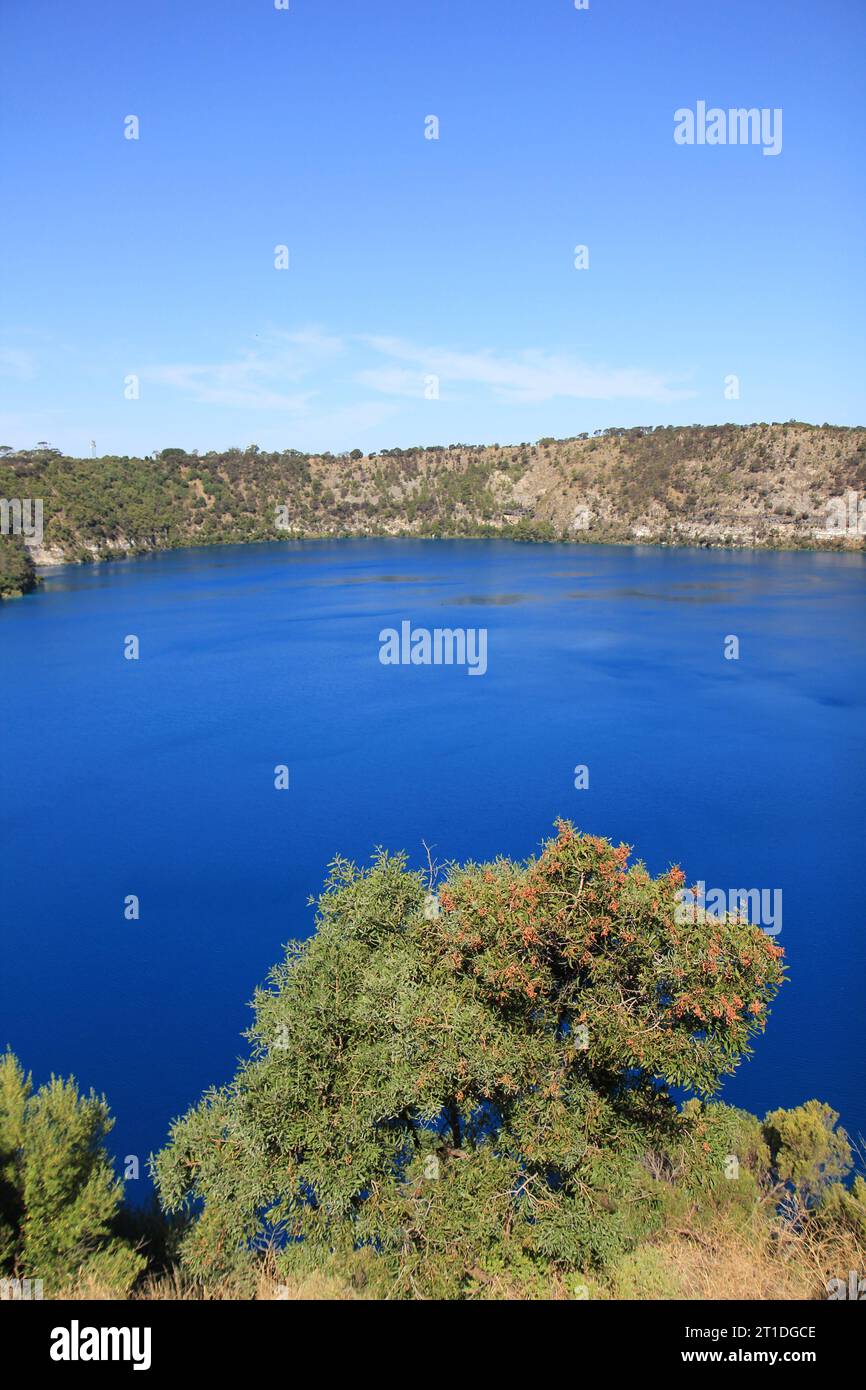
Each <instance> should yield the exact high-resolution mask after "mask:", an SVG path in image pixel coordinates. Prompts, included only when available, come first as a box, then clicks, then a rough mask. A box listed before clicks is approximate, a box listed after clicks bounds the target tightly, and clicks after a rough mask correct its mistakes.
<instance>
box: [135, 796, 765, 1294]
mask: <svg viewBox="0 0 866 1390" xmlns="http://www.w3.org/2000/svg"><path fill="white" fill-rule="evenodd" d="M628 861H629V849H628V847H627V846H625V845H620V846H618V847H616V846H614V845H612V844H611V843H609V842H608V841H607V840H604V839H600V838H597V837H594V836H590V835H581V834H579V833H577V832H576V831H575V830H574V828H573V827H572V826H571V825H570V824H568V823H566V822H559V823H558V824H557V835H556V838H555V839H552V840H551V841H549V842H548V843H547V844H545V845H544V847H543V849H542V852H541V853H540V854H539V855H538V856H537V857H535V858H532V859H530V860H529V861H527V862H526V863H523V864H518V863H514V862H512V861H509V860H507V859H500V860H497V861H496V862H494V863H491V864H487V865H475V864H467V865H464V866H462V867H453V868H452V869H450V870H449V871H448V872H447V874H446V876H445V879H444V882H443V883H442V885H441V887H440V890H439V892H438V896H436V895H430V894H428V896H427V899H426V907H425V884H424V882H423V879H422V876H421V875H420V874H417V873H413V872H410V871H408V870H407V867H406V861H405V858H404V856H402V855H398V856H394V857H389V856H387V855H385V854H384V853H380V854H378V855H377V857H376V858H375V860H374V862H373V864H372V866H371V867H370V868H369V869H367V870H363V871H361V870H358V869H357V868H355V866H353V865H351V864H348V863H346V862H345V861H343V860H336V861H335V862H334V864H333V865H332V866H331V871H330V876H329V878H328V881H327V884H326V886H325V890H324V892H323V894H322V896H321V898H320V899H319V904H318V916H317V929H316V932H315V934H314V935H313V936H312V937H311V938H310V939H309V940H308V941H306V942H303V943H299V944H297V943H296V944H293V945H292V946H290V947H289V949H288V951H287V954H286V958H285V960H284V961H283V962H282V963H281V964H280V965H278V966H277V967H276V968H275V969H274V970H273V972H272V974H271V976H270V979H269V983H268V987H267V988H265V989H262V990H260V991H259V992H258V993H257V995H256V998H255V1000H254V1007H255V1015H256V1017H255V1025H254V1027H253V1028H252V1029H251V1032H250V1035H249V1036H250V1041H251V1043H252V1055H251V1057H250V1058H249V1060H248V1061H246V1062H245V1063H243V1064H242V1065H241V1067H240V1070H239V1071H238V1074H237V1076H236V1077H235V1079H234V1081H233V1082H232V1083H231V1085H229V1086H227V1087H224V1088H220V1089H215V1090H212V1091H210V1092H209V1093H208V1094H207V1095H206V1096H205V1097H204V1099H203V1100H202V1102H201V1103H200V1104H199V1105H198V1106H197V1107H196V1108H195V1109H193V1110H192V1111H190V1112H189V1114H188V1115H186V1116H185V1117H184V1118H183V1119H181V1120H179V1121H178V1122H177V1123H176V1124H175V1125H174V1126H173V1128H172V1132H171V1137H170V1142H169V1144H168V1146H167V1148H166V1149H165V1150H164V1151H163V1152H162V1153H161V1154H160V1155H159V1156H158V1158H157V1160H156V1162H155V1176H156V1181H157V1185H158V1189H159V1192H160V1196H161V1199H162V1201H163V1203H164V1205H165V1206H166V1207H167V1208H168V1209H169V1210H175V1209H178V1208H180V1207H183V1206H185V1205H187V1204H194V1203H198V1204H199V1205H200V1207H201V1217H200V1219H199V1220H198V1221H197V1222H195V1223H194V1224H193V1225H192V1226H191V1228H190V1231H189V1234H188V1236H187V1238H186V1244H185V1250H184V1254H185V1259H186V1261H187V1263H188V1265H189V1266H190V1267H191V1268H192V1269H193V1270H195V1271H196V1272H198V1273H212V1272H216V1271H218V1270H221V1269H225V1268H227V1267H231V1266H232V1265H234V1264H237V1263H238V1262H241V1263H242V1262H243V1261H245V1260H247V1259H248V1258H249V1251H250V1249H251V1247H252V1246H254V1244H255V1243H256V1241H257V1240H261V1239H262V1238H265V1237H268V1236H274V1235H276V1236H277V1237H278V1243H279V1245H280V1249H281V1254H280V1259H281V1261H282V1262H283V1266H284V1268H285V1269H286V1270H295V1269H303V1268H307V1267H318V1268H321V1267H322V1266H323V1265H329V1266H331V1267H332V1268H339V1269H340V1270H341V1271H342V1272H345V1271H350V1272H351V1271H353V1270H354V1271H358V1270H360V1269H363V1271H364V1278H365V1279H366V1280H368V1281H370V1280H372V1281H375V1280H376V1279H377V1278H380V1277H381V1278H383V1279H386V1280H387V1281H388V1287H389V1289H391V1290H393V1291H395V1292H397V1293H400V1292H402V1293H404V1294H406V1295H409V1296H411V1295H413V1294H415V1295H417V1294H419V1293H420V1294H434V1295H439V1296H446V1297H447V1296H459V1295H460V1294H461V1293H463V1292H464V1291H465V1290H466V1289H467V1287H471V1286H473V1285H477V1284H478V1283H479V1281H480V1282H481V1283H482V1284H483V1282H484V1280H485V1279H489V1278H491V1277H492V1276H493V1275H494V1274H495V1273H496V1271H498V1270H501V1269H502V1268H505V1267H507V1268H508V1269H509V1270H510V1271H512V1273H515V1276H516V1277H519V1278H520V1279H522V1280H523V1281H524V1282H525V1283H526V1284H527V1286H529V1287H531V1286H532V1281H533V1280H534V1279H536V1278H543V1277H547V1276H548V1275H549V1273H550V1270H551V1269H554V1270H557V1271H562V1272H564V1273H566V1274H567V1273H568V1272H570V1271H574V1270H578V1269H585V1268H589V1267H591V1266H592V1265H593V1264H603V1263H604V1262H605V1261H606V1260H608V1259H609V1258H612V1257H615V1256H616V1255H617V1254H619V1253H621V1252H622V1251H624V1250H626V1249H628V1248H629V1247H630V1245H631V1244H633V1243H634V1242H635V1241H636V1240H637V1239H639V1238H640V1236H641V1235H642V1234H643V1233H645V1232H646V1230H647V1229H650V1228H651V1227H652V1223H653V1221H657V1220H658V1219H659V1213H660V1211H661V1209H662V1207H663V1205H664V1201H665V1200H666V1196H665V1187H666V1183H665V1179H666V1178H667V1177H669V1175H670V1174H671V1173H674V1172H675V1173H676V1174H677V1175H678V1176H679V1178H680V1181H681V1184H685V1186H686V1187H688V1186H689V1185H692V1186H693V1187H695V1188H697V1187H704V1188H706V1187H707V1186H708V1185H709V1186H710V1187H712V1186H713V1185H714V1184H718V1185H719V1186H720V1187H722V1188H724V1186H725V1181H724V1180H725V1178H726V1177H728V1178H729V1177H730V1172H727V1173H726V1171H725V1164H726V1163H729V1161H730V1157H731V1154H732V1153H733V1154H734V1155H737V1154H739V1158H740V1159H741V1160H742V1163H743V1171H744V1176H747V1175H748V1171H749V1162H750V1157H749V1156H750V1154H751V1153H754V1151H755V1150H756V1148H757V1146H759V1143H760V1131H759V1127H758V1126H757V1122H756V1121H754V1120H752V1119H751V1117H748V1116H743V1115H742V1114H741V1112H738V1111H732V1110H730V1108H729V1107H726V1106H720V1105H714V1104H706V1103H705V1102H704V1100H703V1099H702V1098H704V1097H706V1096H708V1095H710V1094H711V1093H712V1092H713V1091H714V1090H715V1089H716V1088H717V1086H718V1084H719V1081H720V1078H721V1077H722V1076H723V1075H725V1074H726V1073H730V1072H732V1071H733V1070H734V1069H735V1068H736V1066H737V1065H738V1063H739V1061H740V1060H741V1059H742V1058H743V1056H744V1055H746V1054H747V1053H748V1052H749V1051H750V1042H751V1039H752V1038H753V1037H754V1035H755V1034H756V1033H758V1032H760V1031H761V1030H762V1029H763V1027H764V1023H765V1018H766V1013H767V1007H768V1005H769V1003H770V1001H771V1000H772V999H773V997H774V995H775V993H776V991H777V989H778V987H779V984H780V983H781V981H782V978H783V967H782V962H781V955H782V952H781V950H780V948H779V947H778V946H776V945H775V944H774V943H773V942H772V941H771V940H770V939H769V938H768V937H767V936H766V935H765V934H764V933H763V932H762V931H760V929H758V928H757V927H754V926H751V925H750V924H749V923H748V922H742V921H734V920H732V919H724V920H720V919H717V918H714V917H709V916H702V917H700V918H698V919H697V920H695V921H690V922H687V923H682V922H678V921H677V917H678V915H680V916H681V915H682V914H678V913H677V905H678V898H677V894H678V891H679V889H680V888H681V887H682V884H683V875H682V873H681V871H680V870H679V869H677V868H673V869H671V870H670V871H669V872H667V873H665V874H662V875H661V876H660V877H658V878H653V877H652V876H651V875H650V874H649V873H648V872H647V870H646V868H645V867H644V866H643V864H641V863H636V864H632V865H631V866H630V865H629V862H628ZM428 887H429V885H428ZM671 1086H677V1087H682V1088H688V1089H690V1090H692V1091H693V1092H695V1093H697V1097H698V1098H699V1099H696V1100H695V1101H694V1102H693V1103H691V1104H689V1105H688V1106H686V1107H683V1108H682V1109H679V1108H678V1107H677V1106H676V1105H675V1103H674V1101H673V1100H672V1098H671V1096H670V1094H669V1089H668V1088H669V1087H671ZM719 1180H722V1181H721V1183H719Z"/></svg>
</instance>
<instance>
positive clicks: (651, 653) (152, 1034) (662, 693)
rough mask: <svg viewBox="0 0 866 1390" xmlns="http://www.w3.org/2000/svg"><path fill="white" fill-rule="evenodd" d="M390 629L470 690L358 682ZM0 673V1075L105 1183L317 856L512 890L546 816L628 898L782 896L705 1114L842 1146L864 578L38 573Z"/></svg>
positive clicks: (213, 561)
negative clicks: (711, 893)
mask: <svg viewBox="0 0 866 1390" xmlns="http://www.w3.org/2000/svg"><path fill="white" fill-rule="evenodd" d="M404 620H409V621H410V622H411V623H412V625H413V627H416V628H417V627H426V628H429V629H434V628H436V627H466V628H481V627H483V628H486V629H487V633H488V652H487V661H488V669H487V672H486V674H485V675H484V676H483V677H479V678H473V677H471V676H470V675H469V674H468V671H467V669H466V668H465V667H459V666H451V667H448V666H398V667H392V666H384V665H382V664H381V663H380V661H379V632H380V630H381V629H383V628H386V627H396V628H399V626H400V623H401V622H402V621H404ZM129 634H135V635H136V636H137V637H138V638H139V640H140V659H139V660H138V661H128V660H125V659H124V656H123V648H124V639H125V638H126V637H127V636H128V635H129ZM729 635H735V636H737V637H738V639H739V643H740V656H739V660H726V659H725V656H724V644H725V639H726V637H727V636H729ZM0 663H2V673H3V696H2V725H3V753H2V762H0V791H2V811H0V826H2V839H3V847H4V855H3V883H2V888H3V891H2V927H0V930H2V938H0V1047H2V1046H3V1045H4V1044H5V1043H7V1042H8V1043H9V1044H10V1045H11V1046H12V1047H13V1049H14V1050H15V1051H16V1052H17V1053H18V1055H19V1056H20V1057H21V1058H22V1060H23V1061H24V1062H25V1064H26V1066H28V1067H29V1068H31V1069H32V1070H33V1072H34V1077H35V1079H36V1080H37V1081H42V1080H44V1079H46V1078H47V1077H48V1075H49V1074H50V1072H51V1071H52V1070H54V1071H55V1072H62V1073H64V1074H66V1073H69V1072H72V1073H74V1074H75V1075H76V1076H77V1077H78V1079H79V1081H80V1082H81V1083H82V1084H83V1085H84V1086H85V1087H86V1088H89V1087H90V1086H93V1087H94V1088H95V1089H96V1090H98V1091H105V1093H106V1094H107V1096H108V1098H109V1101H110V1103H111V1105H112V1108H113V1111H114V1113H115V1115H116V1118H117V1125H116V1129H115V1132H114V1135H113V1138H112V1144H113V1148H114V1151H115V1152H116V1153H117V1154H118V1155H119V1156H121V1157H122V1156H124V1155H127V1154H137V1155H139V1156H140V1157H141V1159H142V1166H143V1160H144V1158H145V1157H146V1155H147V1153H148V1152H149V1151H150V1150H152V1149H154V1148H156V1147H159V1146H160V1145H161V1143H162V1142H163V1140H164V1137H165V1134H166V1130H167V1126H168V1123H169V1121H170V1120H171V1118H172V1117H173V1116H175V1115H177V1114H179V1113H180V1112H182V1111H183V1110H185V1109H186V1107H187V1106H188V1105H189V1104H190V1103H191V1102H193V1101H195V1100H196V1099H197V1098H198V1097H199V1095H200V1093H201V1092H202V1090H203V1089H204V1088H205V1087H207V1086H208V1085H209V1084H210V1083H215V1082H221V1081H223V1080H226V1079H228V1077H229V1076H230V1075H231V1073H232V1072H233V1069H234V1063H235V1059H236V1057H237V1056H239V1055H241V1054H242V1053H244V1051H245V1047H246V1044H245V1043H244V1042H243V1040H242V1039H241V1037H240V1034H241V1032H242V1030H243V1029H244V1028H246V1027H247V1026H248V1024H249V1021H250V1017H251V1015H250V1012H249V1009H248V1008H247V1002H246V1001H248V1000H249V998H250V997H251V995H252V991H253V989H254V987H255V985H256V984H257V983H259V982H260V981H262V980H263V979H264V977H265V975H266V973H267V971H268V968H269V967H270V966H271V964H273V963H274V962H275V961H276V960H277V959H278V958H279V957H280V955H281V948H282V944H283V943H284V942H285V941H287V940H288V939H289V938H291V937H302V936H305V935H307V934H308V933H309V931H310V929H311V925H312V909H311V908H309V907H308V905H307V899H308V897H309V895H310V894H311V893H315V892H317V891H318V889H319V887H320V886H321V883H322V879H323V876H324V872H325V867H326V864H327V862H328V860H329V859H330V858H331V857H332V856H333V855H334V854H335V853H337V852H339V853H341V854H343V855H346V856H348V857H350V858H355V859H358V860H365V859H366V858H367V857H368V856H369V854H370V852H371V851H372V849H373V847H374V846H376V845H384V846H386V847H387V848H390V849H395V850H396V849H406V850H407V851H408V852H409V854H410V856H411V858H412V860H413V861H414V862H416V863H418V864H420V863H421V862H423V860H424V851H423V847H422V841H423V840H426V841H427V842H428V844H430V845H432V846H435V849H434V853H435V855H436V857H437V858H438V859H439V860H440V861H442V860H448V859H457V860H460V859H465V858H474V859H476V860H477V859H483V858H487V857H493V856H495V855H496V854H497V853H500V852H501V853H505V854H509V855H513V856H517V857H524V856H526V855H527V854H529V853H531V852H533V851H534V850H535V849H536V848H537V847H538V844H539V842H540V841H541V839H542V838H544V837H545V836H546V835H547V834H548V833H549V832H550V830H551V827H552V822H553V820H554V818H555V817H556V816H557V815H563V816H566V817H569V818H571V819H573V820H574V821H575V822H576V823H577V824H578V825H579V826H580V827H581V828H582V829H586V830H590V831H592V832H593V833H597V834H602V835H607V836H610V837H611V838H613V839H615V840H617V841H619V840H626V841H628V842H629V843H630V844H632V845H634V847H635V855H636V856H639V857H641V858H643V859H644V860H645V861H646V863H647V865H648V867H649V868H650V869H651V870H652V871H653V872H659V871H661V870H663V869H665V868H667V867H668V865H669V864H671V863H673V862H676V863H680V864H681V865H682V867H683V868H684V870H685V872H686V875H687V879H688V881H689V882H690V883H691V882H693V881H695V880H697V879H702V880H704V881H705V882H706V884H707V885H708V888H709V887H721V888H723V889H728V888H729V887H749V888H752V887H757V888H766V889H780V890H782V895H783V926H782V931H781V934H780V935H779V936H778V937H777V938H776V939H777V940H778V941H779V942H780V943H781V944H782V945H783V946H784V947H785V949H786V954H787V958H788V964H789V969H790V974H791V980H790V983H789V984H787V985H786V986H785V988H784V989H783V991H782V993H781V995H780V997H779V999H778V1001H777V1003H776V1005H775V1007H774V1009H773V1011H772V1014H771V1017H770V1021H769V1025H768V1029H767V1032H766V1034H765V1035H764V1036H763V1037H762V1038H760V1039H759V1040H758V1041H757V1043H756V1049H755V1055H754V1056H753V1057H752V1058H751V1059H750V1060H749V1061H747V1062H745V1063H744V1064H743V1065H742V1066H741V1068H740V1069H739V1071H738V1072H737V1074H736V1076H735V1077H734V1078H732V1079H731V1080H729V1081H728V1082H727V1083H726V1086H725V1089H724V1095H725V1098H727V1099H729V1100H731V1101H733V1102H735V1103H737V1104H741V1105H744V1106H746V1107H747V1108H749V1109H751V1110H754V1111H756V1112H758V1113H759V1114H763V1113H764V1112H765V1111H766V1110H767V1109H769V1108H772V1107H775V1106H777V1105H793V1104H797V1103H798V1102H800V1101H802V1100H806V1099H808V1098H810V1097H812V1096H817V1097H819V1098H821V1099H823V1100H826V1101H828V1102H829V1103H830V1104H831V1105H833V1106H834V1107H835V1108H836V1109H837V1110H839V1111H840V1112H841V1115H842V1120H843V1123H844V1124H845V1125H846V1126H847V1127H848V1129H849V1130H850V1131H851V1132H852V1134H856V1133H858V1132H860V1133H862V1132H866V1093H864V1092H866V1086H864V1079H863V1074H864V1068H863V1014H864V990H866V933H864V926H866V922H864V917H866V914H864V906H863V884H864V862H866V856H864V825H866V775H864V774H866V718H864V702H866V560H864V557H863V556H859V555H856V556H855V555H847V556H846V555H829V554H813V553H796V554H782V553H778V554H774V553H757V552H749V551H703V550H686V549H682V550H674V549H670V550H668V549H657V548H652V547H634V548H621V547H605V546H580V547H567V546H545V545H537V546H529V545H527V546H521V545H515V544H510V543H507V542H493V541H491V542H486V541H467V542H451V541H402V540H394V541H382V540H370V541H340V542H333V543H326V542H321V543H319V542H290V543H285V544H281V545H266V546H249V547H240V546H233V547H221V548H218V549H209V550H186V551H176V552H173V553H167V554H162V555H153V556H146V557H143V558H141V559H138V560H134V561H123V562H118V563H113V564H110V565H101V566H89V567H74V566H67V567H64V568H62V569H58V570H54V571H50V572H49V573H48V575H47V577H46V581H45V584H44V586H43V588H42V589H41V591H40V592H38V593H36V594H33V595H30V596H28V597H27V598H25V599H22V600H20V601H17V602H9V603H6V604H2V605H0ZM277 764H286V765H287V766H288V768H289V770H290V787H289V789H288V790H287V791H277V790H276V789H275V787H274V768H275V766H276V765H277ZM578 764H586V765H587V766H588V768H589V788H588V789H587V790H581V791H578V790H576V789H575V787H574V769H575V766H576V765H578ZM129 894H136V895H138V897H139V899H140V904H141V916H140V920H139V921H137V922H136V921H127V920H125V917H124V899H125V898H126V896H127V895H129ZM144 1187H145V1183H144V1181H142V1183H141V1191H142V1192H143V1190H144ZM130 1193H131V1195H133V1196H134V1195H135V1185H133V1186H132V1187H131V1188H130Z"/></svg>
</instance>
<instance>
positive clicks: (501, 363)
mask: <svg viewBox="0 0 866 1390" xmlns="http://www.w3.org/2000/svg"><path fill="white" fill-rule="evenodd" d="M364 341H365V342H366V343H367V344H368V345H369V346H370V347H372V348H373V349H375V351H377V352H379V353H381V354H382V356H383V357H388V358H391V359H392V360H394V361H397V362H404V363H405V362H411V363H413V364H415V366H416V367H417V376H415V375H414V374H412V373H410V372H408V371H406V370H405V369H404V370H403V371H399V370H398V369H397V368H395V367H389V368H384V369H375V368H374V369H372V370H368V371H365V372H362V373H360V374H359V380H360V381H361V382H362V384H364V385H366V386H368V387H370V388H372V389H373V390H379V391H383V392H385V393H386V394H394V395H409V394H412V395H415V394H422V393H423V383H424V376H429V375H433V376H437V377H438V378H439V380H440V383H441V384H442V385H443V386H445V385H447V384H458V385H475V386H482V387H486V388H488V389H489V390H490V391H491V393H492V394H493V396H494V397H496V398H498V399H501V400H507V401H512V402H515V403H517V404H531V403H535V402H539V401H550V400H554V399H555V398H556V397H566V398H571V399H573V400H600V401H607V400H638V401H656V402H662V403H664V402H669V401H677V400H685V399H687V398H688V397H690V396H693V395H694V394H695V392H693V391H689V390H686V389H684V388H683V387H681V386H677V385H675V384H674V380H673V379H670V378H666V377H664V376H662V375H661V374H659V373H658V372H653V371H648V370H646V369H645V368H640V367H607V366H592V365H590V364H588V363H586V362H582V361H579V360H578V359H576V358H573V357H570V356H568V355H563V354H556V353H548V352H544V351H542V350H540V349H527V350H526V351H524V352H521V353H518V354H517V355H515V356H511V357H509V356H506V355H505V354H503V353H496V352H492V351H482V352H453V351H449V350H448V349H443V348H424V347H419V346H417V345H416V344H414V343H409V342H407V341H406V340H405V339H402V338H389V337H375V336H374V337H368V338H366V339H364Z"/></svg>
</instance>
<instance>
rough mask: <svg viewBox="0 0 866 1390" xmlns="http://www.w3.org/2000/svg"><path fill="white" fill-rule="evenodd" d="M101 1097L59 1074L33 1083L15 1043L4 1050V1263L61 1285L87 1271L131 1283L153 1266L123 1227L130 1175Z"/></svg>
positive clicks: (113, 1284)
mask: <svg viewBox="0 0 866 1390" xmlns="http://www.w3.org/2000/svg"><path fill="white" fill-rule="evenodd" d="M112 1124H113V1121H112V1120H111V1118H110V1116H109V1112H108V1106H107V1104H106V1102H105V1100H104V1099H103V1098H102V1097H98V1096H96V1095H94V1094H93V1092H91V1093H90V1095H87V1096H84V1095H80V1094H79V1091H78V1088H77V1086H76V1084H75V1082H74V1081H72V1080H71V1079H70V1080H69V1081H63V1080H61V1079H59V1078H57V1077H52V1078H51V1080H50V1081H49V1082H48V1084H47V1085H45V1086H41V1087H40V1088H39V1090H37V1091H35V1092H34V1091H33V1087H32V1082H31V1079H30V1077H29V1075H25V1073H24V1071H23V1069H22V1068H21V1065H20V1063H19V1062H18V1060H17V1059H16V1058H15V1057H14V1056H13V1055H12V1053H11V1052H6V1053H5V1055H4V1056H3V1057H2V1058H0V1271H2V1273H3V1274H4V1275H13V1276H15V1277H27V1278H33V1279H41V1280H42V1281H43V1283H44V1286H45V1291H46V1292H47V1293H49V1294H51V1293H56V1292H57V1291H58V1290H59V1289H60V1288H62V1287H63V1286H64V1285H65V1284H67V1283H68V1282H70V1281H72V1280H75V1279H76V1278H78V1277H79V1276H80V1277H84V1278H87V1279H92V1280H94V1281H96V1282H98V1283H99V1284H100V1285H102V1286H103V1287H105V1288H108V1289H111V1290H114V1291H116V1293H117V1294H118V1295H119V1296H122V1295H123V1294H125V1293H126V1292H128V1290H129V1288H130V1286H131V1285H132V1283H133V1281H134V1280H135V1278H136V1276H137V1275H138V1274H139V1272H140V1271H141V1269H142V1268H143V1265H144V1260H143V1259H142V1257H141V1256H140V1255H138V1254H136V1253H135V1251H134V1250H133V1249H132V1248H131V1246H130V1245H129V1244H128V1243H126V1242H125V1241H123V1240H122V1239H120V1238H118V1237H117V1235H116V1234H115V1223H116V1220H117V1215H118V1208H119V1205H120V1202H121V1198H122V1193H123V1189H122V1184H121V1183H120V1181H119V1180H118V1179H116V1178H115V1177H114V1175H113V1173H112V1170H111V1164H110V1162H109V1159H108V1156H107V1154H106V1151H105V1146H104V1139H105V1136H106V1135H107V1134H108V1132H109V1130H110V1129H111V1126H112Z"/></svg>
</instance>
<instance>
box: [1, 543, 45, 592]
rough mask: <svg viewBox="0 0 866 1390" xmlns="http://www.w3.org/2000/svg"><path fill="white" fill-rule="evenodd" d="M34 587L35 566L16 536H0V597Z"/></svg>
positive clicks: (26, 590) (27, 590)
mask: <svg viewBox="0 0 866 1390" xmlns="http://www.w3.org/2000/svg"><path fill="white" fill-rule="evenodd" d="M35 587H36V566H35V565H34V564H33V560H32V559H31V556H30V552H29V551H28V550H27V548H26V547H25V545H24V542H23V541H22V540H21V538H20V537H18V536H0V598H3V596H4V595H5V596H6V597H13V596H15V597H17V596H18V595H20V594H26V593H29V592H30V590H31V589H33V588H35Z"/></svg>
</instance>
